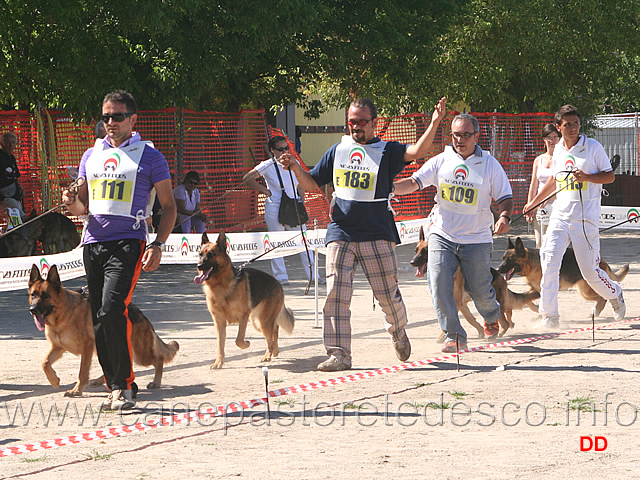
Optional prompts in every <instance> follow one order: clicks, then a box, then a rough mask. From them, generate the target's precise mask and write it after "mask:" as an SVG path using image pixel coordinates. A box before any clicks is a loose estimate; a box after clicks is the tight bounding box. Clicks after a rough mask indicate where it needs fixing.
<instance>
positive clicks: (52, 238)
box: [0, 211, 80, 258]
mask: <svg viewBox="0 0 640 480" xmlns="http://www.w3.org/2000/svg"><path fill="white" fill-rule="evenodd" d="M27 221H28V222H29V223H28V224H27V225H24V226H23V227H19V228H18V229H17V230H16V231H15V232H11V231H8V232H7V233H6V234H5V235H3V236H2V238H0V258H4V257H27V256H29V255H34V254H35V251H36V242H37V241H39V242H40V245H41V246H42V253H44V254H45V255H50V254H53V253H62V252H68V251H70V250H73V249H74V248H76V247H77V246H78V244H79V243H80V234H79V233H78V229H77V228H76V226H75V224H74V223H73V222H72V221H71V219H69V217H67V216H66V215H63V214H61V213H58V212H49V213H47V214H45V215H41V216H39V217H38V216H37V214H36V212H35V211H33V212H31V214H30V215H29V216H28V217H27Z"/></svg>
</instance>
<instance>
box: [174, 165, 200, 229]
mask: <svg viewBox="0 0 640 480" xmlns="http://www.w3.org/2000/svg"><path fill="white" fill-rule="evenodd" d="M199 184H200V175H198V172H196V171H195V170H191V171H190V172H188V173H187V174H186V175H185V176H184V182H183V183H182V184H181V185H178V186H177V187H176V188H174V189H173V198H175V200H176V207H177V208H178V223H180V222H182V221H184V223H182V225H180V226H179V227H178V230H179V231H181V232H182V233H191V227H193V229H194V231H195V233H202V232H204V231H205V223H206V222H207V217H206V216H205V214H204V213H202V212H200V211H199V210H200V190H198V185H199ZM194 212H198V213H196V214H195V215H193V214H194ZM191 215H193V216H191ZM189 217H191V218H189Z"/></svg>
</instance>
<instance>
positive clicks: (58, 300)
mask: <svg viewBox="0 0 640 480" xmlns="http://www.w3.org/2000/svg"><path fill="white" fill-rule="evenodd" d="M29 304H30V305H31V307H30V308H29V311H30V312H31V314H32V315H33V319H34V321H35V323H36V327H37V328H38V330H40V331H42V330H44V334H45V336H46V337H47V340H48V341H49V351H48V352H47V355H46V357H45V358H44V361H43V362H42V369H43V370H44V373H45V375H46V376H47V379H48V380H49V383H51V385H53V386H54V387H55V388H58V387H59V386H60V379H59V378H58V375H56V372H55V370H54V369H53V363H54V362H56V361H57V360H58V359H59V358H60V357H62V354H64V352H71V353H73V354H74V355H79V356H80V373H79V374H78V381H77V383H76V385H75V386H74V387H73V388H72V389H71V390H69V391H67V392H66V393H65V394H64V395H65V397H79V396H82V392H83V391H84V389H85V388H86V386H87V384H88V383H89V370H90V368H91V360H92V357H93V354H94V353H95V350H96V345H95V335H94V330H93V321H92V320H91V308H90V307H89V302H88V301H87V299H86V298H85V297H84V296H83V295H82V294H81V293H80V292H75V291H73V290H68V289H66V288H64V287H63V286H62V282H61V281H60V275H59V274H58V268H57V267H56V266H55V265H53V266H51V268H50V269H49V274H48V275H47V278H46V280H45V279H43V278H42V276H41V275H40V270H38V267H37V266H36V265H33V266H32V267H31V275H30V277H29ZM128 311H129V318H130V319H131V323H132V324H133V328H132V332H131V346H132V350H133V361H134V362H135V363H137V364H138V365H142V366H145V367H148V366H153V367H154V369H155V375H154V377H153V381H152V382H151V383H149V384H148V385H147V388H158V387H160V384H161V382H162V370H163V366H164V365H165V364H166V363H169V362H170V361H171V360H173V357H174V356H175V354H176V352H177V351H178V348H179V346H178V344H177V342H169V343H168V344H166V343H164V342H163V341H162V339H161V338H160V337H158V335H157V334H156V332H155V330H154V329H153V325H151V322H150V321H149V319H148V318H147V317H145V316H144V314H143V313H142V312H141V311H140V309H139V308H138V307H136V306H135V305H134V304H132V303H131V304H129V307H128ZM103 382H104V377H100V378H98V379H96V380H93V381H91V384H92V385H93V386H96V385H99V384H101V383H103Z"/></svg>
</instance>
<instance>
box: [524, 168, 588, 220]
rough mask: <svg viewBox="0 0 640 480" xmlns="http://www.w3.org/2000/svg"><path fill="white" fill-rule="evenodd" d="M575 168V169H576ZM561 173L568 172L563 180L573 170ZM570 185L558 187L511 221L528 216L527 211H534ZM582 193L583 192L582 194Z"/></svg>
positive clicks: (565, 171)
mask: <svg viewBox="0 0 640 480" xmlns="http://www.w3.org/2000/svg"><path fill="white" fill-rule="evenodd" d="M574 170H575V169H574ZM560 173H566V176H565V178H564V180H563V181H565V180H566V179H567V178H569V175H571V173H573V170H562V171H560V172H558V174H560ZM568 186H569V184H566V185H565V186H564V187H561V188H559V189H557V190H556V191H555V192H553V193H552V194H551V195H549V196H548V197H546V198H545V199H544V200H541V201H540V202H538V203H536V204H535V205H534V206H533V207H531V208H530V209H529V210H527V211H526V212H524V211H523V212H522V213H521V214H520V215H518V216H517V217H516V218H514V219H513V220H512V221H511V223H512V224H513V223H515V222H517V221H518V220H520V219H521V218H522V217H524V216H526V215H527V213H529V212H532V211H534V210H535V209H536V208H538V207H539V206H540V205H542V204H543V203H545V202H547V201H549V200H550V199H552V198H553V197H555V196H556V195H557V194H558V193H560V192H561V191H562V190H564V189H565V188H567V187H568ZM581 195H582V194H581Z"/></svg>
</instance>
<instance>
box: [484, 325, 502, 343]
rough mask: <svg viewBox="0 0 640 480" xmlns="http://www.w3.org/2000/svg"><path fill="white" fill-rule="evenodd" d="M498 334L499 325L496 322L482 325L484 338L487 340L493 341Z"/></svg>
mask: <svg viewBox="0 0 640 480" xmlns="http://www.w3.org/2000/svg"><path fill="white" fill-rule="evenodd" d="M498 333H500V325H499V324H498V322H493V323H486V322H485V324H484V336H485V337H487V340H493V339H494V338H496V337H497V336H498Z"/></svg>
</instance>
